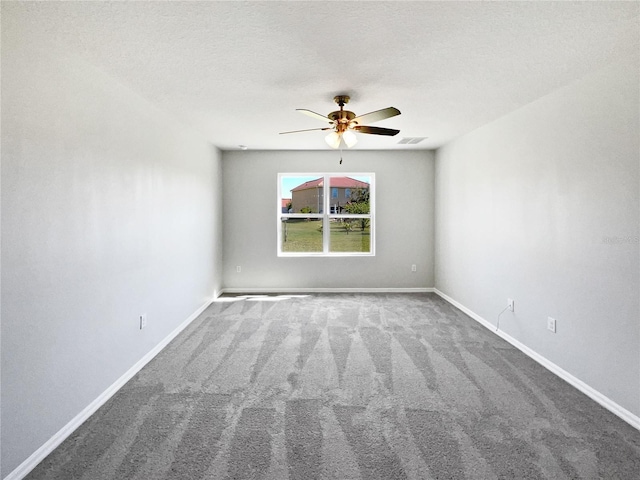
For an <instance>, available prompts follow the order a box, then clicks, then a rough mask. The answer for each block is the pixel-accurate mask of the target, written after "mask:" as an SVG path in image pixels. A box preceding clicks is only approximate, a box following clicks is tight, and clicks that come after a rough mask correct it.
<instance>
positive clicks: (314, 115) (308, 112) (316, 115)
mask: <svg viewBox="0 0 640 480" xmlns="http://www.w3.org/2000/svg"><path fill="white" fill-rule="evenodd" d="M296 111H297V112H300V113H304V114H305V115H308V116H310V117H312V118H317V119H318V120H322V121H323V122H329V123H333V121H332V120H331V119H330V118H329V117H327V116H326V115H320V114H319V113H316V112H312V111H311V110H307V109H306V108H296Z"/></svg>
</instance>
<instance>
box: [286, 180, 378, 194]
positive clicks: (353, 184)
mask: <svg viewBox="0 0 640 480" xmlns="http://www.w3.org/2000/svg"><path fill="white" fill-rule="evenodd" d="M329 183H330V185H331V186H332V187H338V188H369V184H368V183H367V182H363V181H361V180H356V179H355V178H351V177H331V178H330V179H329ZM322 186H324V177H320V178H316V179H315V180H310V181H308V182H304V183H303V184H302V185H298V186H297V187H296V188H292V189H291V191H292V192H297V191H298V190H307V189H309V188H316V187H322Z"/></svg>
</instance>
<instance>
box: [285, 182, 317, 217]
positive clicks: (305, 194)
mask: <svg viewBox="0 0 640 480" xmlns="http://www.w3.org/2000/svg"><path fill="white" fill-rule="evenodd" d="M280 182H281V183H280V195H281V198H280V201H281V203H282V213H322V210H323V207H324V197H323V183H324V178H322V177H320V178H318V177H317V176H303V175H286V176H285V175H283V176H282V177H281V178H280Z"/></svg>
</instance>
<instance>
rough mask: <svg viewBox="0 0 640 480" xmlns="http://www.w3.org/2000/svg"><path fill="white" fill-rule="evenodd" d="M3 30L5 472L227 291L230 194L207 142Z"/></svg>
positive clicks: (105, 80)
mask: <svg viewBox="0 0 640 480" xmlns="http://www.w3.org/2000/svg"><path fill="white" fill-rule="evenodd" d="M3 20H6V19H5V18H3ZM2 34H3V37H2V43H3V44H2V284H1V285H2V335H1V338H2V439H1V440H2V470H1V476H2V477H5V476H6V475H8V474H9V472H11V471H13V470H14V469H15V468H16V467H17V466H18V465H19V464H20V463H21V462H23V461H24V460H25V459H26V458H27V457H28V456H29V455H31V454H32V453H33V452H34V451H35V450H36V449H38V448H39V447H40V446H41V445H42V444H43V443H44V442H46V441H47V440H49V439H50V438H51V437H52V435H54V434H55V433H56V432H57V431H58V430H59V429H60V428H61V427H63V426H64V425H65V424H67V422H69V421H70V420H71V419H72V418H73V417H74V416H76V415H77V414H78V413H79V412H80V411H81V410H82V409H83V408H85V407H86V406H87V405H88V404H89V403H90V402H92V401H93V400H94V399H96V398H97V397H98V396H99V395H100V394H101V393H102V392H103V391H105V389H107V387H109V386H110V385H111V384H112V383H113V382H114V381H116V380H117V379H118V378H119V377H120V376H122V375H123V374H124V373H125V372H126V371H127V370H128V369H129V368H130V367H132V366H133V365H134V364H135V363H136V362H137V361H138V360H139V359H141V358H142V357H143V356H144V355H145V354H146V353H147V352H149V351H150V350H151V349H152V348H153V347H154V346H155V345H157V344H158V343H159V342H160V341H161V340H162V339H163V338H165V337H166V336H167V335H168V334H169V333H170V332H172V331H173V330H174V329H175V328H176V327H177V326H178V325H179V324H180V323H182V322H183V321H184V320H186V319H187V318H188V317H189V316H190V315H191V314H192V313H194V312H195V311H196V310H197V309H198V308H199V307H201V306H202V305H203V304H204V303H205V302H207V301H209V300H210V299H211V298H212V297H213V295H214V290H216V289H219V288H220V284H221V269H220V263H221V258H220V257H221V253H222V251H221V247H220V244H221V231H220V229H221V218H222V215H221V213H222V210H221V209H222V205H221V204H222V197H221V159H220V153H219V151H217V150H216V149H215V148H214V147H212V146H211V145H210V144H209V143H207V142H206V141H204V140H203V139H202V138H201V137H199V136H197V135H195V134H193V133H191V132H189V131H187V130H185V129H184V128H183V127H182V126H180V125H178V124H177V123H175V122H174V121H173V120H171V119H170V118H169V117H168V116H167V115H165V114H164V113H163V112H162V111H160V110H158V109H157V108H155V107H154V106H152V105H151V104H149V103H148V102H147V101H145V100H144V99H142V98H140V97H139V96H137V95H136V94H135V93H133V92H132V91H130V90H129V89H128V88H126V87H125V86H123V85H121V84H119V83H117V82H116V81H114V80H113V79H111V78H109V77H107V76H106V75H104V74H103V73H101V72H100V71H99V70H97V69H95V68H93V67H91V66H88V65H85V64H83V63H82V62H80V61H79V60H77V59H74V58H71V57H67V56H65V55H63V54H61V53H59V52H56V51H55V50H54V49H52V48H48V47H47V46H45V45H37V44H32V43H30V42H32V40H29V35H28V32H24V31H20V30H18V27H17V26H15V25H12V24H11V22H10V20H7V21H6V22H4V21H3V32H2ZM141 313H146V314H147V315H148V326H147V328H146V329H145V330H142V331H141V330H139V328H138V315H139V314H141Z"/></svg>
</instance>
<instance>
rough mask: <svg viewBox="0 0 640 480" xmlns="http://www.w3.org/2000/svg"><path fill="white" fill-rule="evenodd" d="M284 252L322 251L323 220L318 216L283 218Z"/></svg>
mask: <svg viewBox="0 0 640 480" xmlns="http://www.w3.org/2000/svg"><path fill="white" fill-rule="evenodd" d="M281 223H282V235H281V239H282V251H283V252H291V253H294V252H322V220H321V219H318V218H311V219H306V218H283V219H282V222H281Z"/></svg>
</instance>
